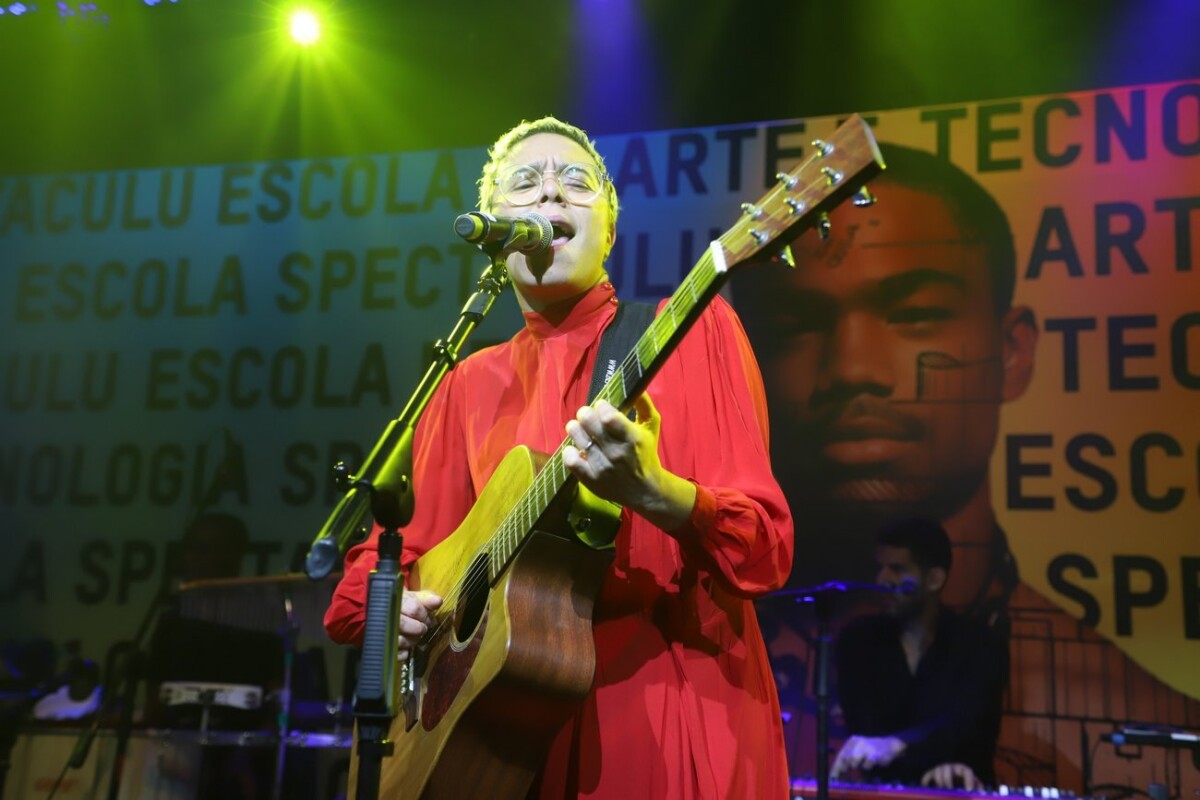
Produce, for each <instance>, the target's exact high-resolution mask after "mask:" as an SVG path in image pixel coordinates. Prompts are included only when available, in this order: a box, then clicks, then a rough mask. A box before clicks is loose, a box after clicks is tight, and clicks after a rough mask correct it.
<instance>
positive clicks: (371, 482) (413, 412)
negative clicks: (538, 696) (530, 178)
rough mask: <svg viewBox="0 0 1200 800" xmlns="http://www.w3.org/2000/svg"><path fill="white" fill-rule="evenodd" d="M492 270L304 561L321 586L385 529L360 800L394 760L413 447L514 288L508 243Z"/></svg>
mask: <svg viewBox="0 0 1200 800" xmlns="http://www.w3.org/2000/svg"><path fill="white" fill-rule="evenodd" d="M480 249H482V250H484V252H485V253H487V254H488V255H489V257H490V259H491V263H490V264H489V265H488V267H487V268H486V269H485V270H484V271H483V274H482V275H481V276H480V278H479V283H478V288H477V289H476V291H475V293H474V294H472V295H471V296H470V297H469V298H468V299H467V302H466V304H465V305H464V306H463V308H462V311H460V312H459V318H458V321H457V322H456V323H455V326H454V329H453V330H452V331H451V332H450V335H449V336H448V337H447V339H446V340H438V342H437V343H436V344H435V345H434V359H433V363H432V364H430V366H429V368H428V369H427V370H426V372H425V376H424V377H423V378H422V379H421V382H420V384H419V385H418V386H417V388H416V390H415V391H414V392H413V395H412V397H411V398H409V401H408V403H407V404H406V405H405V407H404V410H403V411H402V412H401V414H400V416H399V417H397V418H396V419H394V420H392V421H391V423H389V424H388V426H387V428H386V429H385V430H384V432H383V436H382V437H380V439H379V441H378V443H376V445H375V447H374V448H373V449H372V450H371V454H370V455H369V456H368V457H367V461H366V463H365V464H364V465H363V467H362V469H360V470H359V472H358V475H356V476H354V477H349V476H348V475H347V472H346V466H345V465H344V464H341V463H339V464H338V465H336V466H335V467H334V474H335V476H336V477H337V479H338V481H339V484H341V485H342V486H343V488H346V489H347V491H346V494H345V496H344V497H342V499H341V500H340V501H339V502H338V504H337V506H336V507H335V508H334V510H333V513H332V514H331V515H330V516H329V519H327V520H326V521H325V525H324V526H323V527H322V528H321V531H320V533H319V534H318V535H317V538H316V540H315V541H314V542H313V544H312V547H311V548H310V549H309V552H308V556H307V558H306V559H305V564H304V569H305V572H306V573H307V574H308V576H309V577H310V578H312V579H313V580H319V579H321V578H324V577H325V576H326V575H328V574H329V573H330V571H332V569H333V567H334V565H336V564H337V562H338V560H339V559H340V558H341V557H342V555H343V554H344V553H345V550H346V548H347V546H348V545H349V544H350V542H351V540H352V539H353V538H354V537H355V535H356V534H357V533H358V531H359V529H360V528H361V527H362V524H363V521H364V520H365V518H366V515H367V512H368V510H369V511H370V513H371V515H372V516H373V517H374V519H375V521H376V522H377V523H379V525H380V526H381V527H382V528H383V531H382V532H381V533H380V535H379V562H378V564H377V565H376V568H375V569H374V570H372V572H371V574H370V576H369V577H368V578H367V594H366V608H365V616H366V621H365V624H364V628H363V645H362V660H361V661H360V663H359V673H358V687H357V690H356V691H355V693H354V717H355V719H356V721H357V723H358V749H357V752H358V756H359V767H358V782H357V787H356V790H355V796H356V797H357V798H358V799H359V800H375V798H378V797H379V780H380V773H381V772H382V766H383V759H384V758H385V757H386V756H389V755H391V752H392V743H391V742H390V741H389V740H388V738H387V736H388V732H389V730H390V728H391V721H392V719H393V718H394V717H395V715H396V710H395V697H394V694H395V692H394V685H395V681H394V679H393V676H394V670H395V666H396V647H397V632H396V624H397V617H398V610H399V608H398V607H399V600H400V597H401V593H402V591H403V588H404V587H403V580H402V576H401V574H400V553H401V551H402V550H403V538H402V537H401V535H400V530H399V529H400V528H402V527H404V526H405V525H407V524H408V523H409V521H410V520H411V519H412V510H413V491H412V488H413V487H412V480H411V477H410V476H411V474H412V443H413V436H414V432H415V430H416V425H417V421H418V420H419V419H420V417H421V414H422V413H423V412H424V411H425V408H426V406H427V405H428V404H429V401H430V399H431V398H432V397H433V393H434V391H435V390H436V389H437V387H438V386H439V385H440V384H441V382H442V380H443V379H444V378H445V376H446V373H447V372H449V371H450V370H451V369H453V368H454V365H455V364H456V363H457V362H458V359H459V354H460V353H461V352H462V348H463V345H464V344H465V342H466V340H467V337H468V336H470V335H471V333H472V332H473V331H474V330H475V328H476V327H477V326H478V325H479V323H480V322H482V321H483V318H484V317H485V316H487V313H488V311H490V310H491V308H492V304H493V303H494V302H495V301H496V298H497V297H499V296H500V293H501V292H502V291H504V287H505V286H507V285H508V271H507V269H506V267H505V263H504V243H496V244H491V245H480Z"/></svg>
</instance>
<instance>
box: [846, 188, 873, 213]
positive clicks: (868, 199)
mask: <svg viewBox="0 0 1200 800" xmlns="http://www.w3.org/2000/svg"><path fill="white" fill-rule="evenodd" d="M850 202H852V203H854V205H856V206H858V207H859V208H863V207H864V206H873V205H875V203H876V197H875V195H873V194H871V190H870V189H868V188H867V187H865V186H864V187H862V188H861V189H859V190H858V191H857V192H855V193H854V199H853V200H851V201H850Z"/></svg>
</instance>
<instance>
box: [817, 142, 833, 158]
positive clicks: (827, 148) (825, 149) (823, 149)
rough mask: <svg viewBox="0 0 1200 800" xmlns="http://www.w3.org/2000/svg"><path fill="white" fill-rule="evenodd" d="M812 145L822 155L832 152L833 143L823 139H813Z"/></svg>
mask: <svg viewBox="0 0 1200 800" xmlns="http://www.w3.org/2000/svg"><path fill="white" fill-rule="evenodd" d="M812 146H813V147H814V148H815V149H816V151H817V152H818V153H820V154H821V155H823V156H827V155H829V154H830V153H832V152H833V145H831V144H830V143H829V142H827V141H825V140H824V139H813V140H812Z"/></svg>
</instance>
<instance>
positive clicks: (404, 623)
mask: <svg viewBox="0 0 1200 800" xmlns="http://www.w3.org/2000/svg"><path fill="white" fill-rule="evenodd" d="M427 630H429V625H428V624H427V623H425V622H423V621H421V620H419V619H415V618H414V617H410V616H408V615H406V614H401V615H400V619H399V620H398V621H397V622H396V632H397V633H399V634H400V635H401V636H406V637H408V638H410V639H416V638H419V637H421V636H424V635H425V631H427Z"/></svg>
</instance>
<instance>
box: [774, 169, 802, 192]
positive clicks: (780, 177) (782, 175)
mask: <svg viewBox="0 0 1200 800" xmlns="http://www.w3.org/2000/svg"><path fill="white" fill-rule="evenodd" d="M775 180H777V181H779V182H780V183H782V184H783V185H784V187H786V188H788V189H795V188H796V184H797V183H799V182H800V179H799V178H797V177H796V176H795V175H789V174H788V173H786V172H776V173H775Z"/></svg>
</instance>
